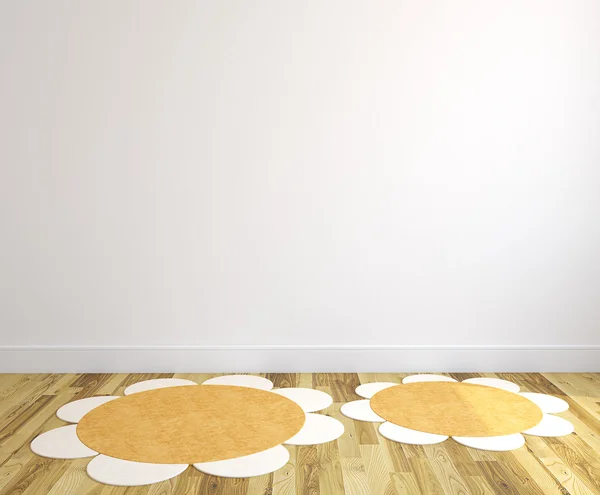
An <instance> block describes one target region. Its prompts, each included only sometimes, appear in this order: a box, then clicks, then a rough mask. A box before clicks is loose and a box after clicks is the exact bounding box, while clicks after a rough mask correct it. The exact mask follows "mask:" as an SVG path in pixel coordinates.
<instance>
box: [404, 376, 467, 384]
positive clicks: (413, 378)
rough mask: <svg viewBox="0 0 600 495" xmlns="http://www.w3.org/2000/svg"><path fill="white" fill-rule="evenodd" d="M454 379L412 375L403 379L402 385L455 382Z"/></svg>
mask: <svg viewBox="0 0 600 495" xmlns="http://www.w3.org/2000/svg"><path fill="white" fill-rule="evenodd" d="M455 381H457V380H455V379H454V378H450V377H449V376H444V375H432V374H424V375H410V376H405V377H404V378H403V379H402V383H417V382H455Z"/></svg>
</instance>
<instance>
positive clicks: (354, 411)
mask: <svg viewBox="0 0 600 495" xmlns="http://www.w3.org/2000/svg"><path fill="white" fill-rule="evenodd" d="M369 402H370V401H369V399H362V400H355V401H352V402H347V403H346V404H344V405H343V406H342V407H341V408H340V412H341V413H342V414H343V415H344V416H346V417H347V418H351V419H358V420H359V421H370V422H371V423H383V422H384V421H385V419H383V418H382V417H380V416H378V415H377V414H375V411H373V409H371V405H370V404H369Z"/></svg>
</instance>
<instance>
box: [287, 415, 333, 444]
mask: <svg viewBox="0 0 600 495" xmlns="http://www.w3.org/2000/svg"><path fill="white" fill-rule="evenodd" d="M343 434H344V425H343V424H342V423H340V422H339V421H338V420H337V419H335V418H332V417H330V416H325V415H323V414H310V413H309V414H307V415H306V422H305V423H304V426H303V427H302V429H301V430H300V431H299V432H298V433H296V435H294V436H293V437H292V438H290V439H289V440H288V441H287V442H283V443H285V444H287V445H317V444H319V443H326V442H331V441H332V440H335V439H336V438H339V437H341V436H342V435H343Z"/></svg>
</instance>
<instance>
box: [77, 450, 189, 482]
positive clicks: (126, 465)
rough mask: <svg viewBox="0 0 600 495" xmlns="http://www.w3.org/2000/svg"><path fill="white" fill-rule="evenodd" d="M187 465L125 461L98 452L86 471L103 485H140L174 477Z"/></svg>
mask: <svg viewBox="0 0 600 495" xmlns="http://www.w3.org/2000/svg"><path fill="white" fill-rule="evenodd" d="M187 467H188V465H187V464H151V463H147V462H133V461H126V460H124V459H115V458H114V457H109V456H107V455H102V454H100V455H99V456H98V457H95V458H94V459H92V460H91V461H90V462H89V464H88V466H87V473H88V475H89V476H90V478H92V479H93V480H95V481H97V482H99V483H104V484H105V485H114V486H142V485H150V484H152V483H159V482H161V481H165V480H168V479H171V478H174V477H175V476H177V475H178V474H181V473H183V472H184V471H185V470H186V469H187Z"/></svg>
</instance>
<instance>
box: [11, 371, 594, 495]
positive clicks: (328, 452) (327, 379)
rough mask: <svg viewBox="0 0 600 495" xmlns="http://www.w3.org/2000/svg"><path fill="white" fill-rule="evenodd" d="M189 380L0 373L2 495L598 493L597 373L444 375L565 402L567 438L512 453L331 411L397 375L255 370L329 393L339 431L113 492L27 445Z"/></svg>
mask: <svg viewBox="0 0 600 495" xmlns="http://www.w3.org/2000/svg"><path fill="white" fill-rule="evenodd" d="M171 376H175V377H180V378H189V379H192V380H195V381H198V382H202V381H203V380H206V379H207V378H210V377H211V376H216V375H208V374H177V375H172V374H114V375H111V374H98V375H92V374H82V375H58V374H52V375H0V495H17V494H19V495H24V494H27V495H46V494H52V495H68V494H88V495H92V494H94V495H109V494H119V495H133V494H139V495H141V494H144V495H146V494H148V495H150V494H151V495H168V494H180V495H183V494H186V495H187V494H212V495H216V494H224V495H258V494H264V495H271V494H272V495H291V494H300V495H317V494H326V495H329V494H332V495H333V494H344V493H346V494H349V495H362V494H372V495H379V494H386V495H387V494H390V495H391V494H398V495H400V494H421V493H422V494H427V495H433V494H442V493H444V494H445V493H451V494H470V493H472V494H496V493H498V494H503V493H514V494H519V495H524V494H539V495H552V494H562V495H565V494H573V495H574V494H590V495H591V494H593V495H599V494H600V373H595V374H594V373H587V374H586V373H583V374H509V373H503V374H496V375H492V374H488V375H478V374H461V373H455V374H450V376H453V377H454V378H456V379H459V380H462V379H465V378H470V377H474V376H496V377H500V378H504V379H507V380H511V381H514V382H516V383H518V384H519V385H521V387H522V389H523V390H524V391H531V392H544V393H549V394H554V395H557V396H560V397H562V398H564V399H565V400H567V402H568V403H569V405H570V409H569V411H567V412H565V413H562V414H561V416H563V417H564V418H566V419H568V420H569V421H571V422H572V423H573V424H574V425H575V430H576V433H575V434H573V435H570V436H567V437H562V438H538V437H527V444H526V446H525V447H523V448H521V449H519V450H517V451H513V452H499V453H492V452H483V451H478V450H473V449H469V448H467V447H463V446H461V445H458V444H456V443H455V442H453V441H452V440H448V441H446V442H444V443H441V444H438V445H432V446H424V447H421V446H410V445H400V444H397V443H393V442H389V441H388V440H385V439H384V438H382V437H381V436H380V435H379V434H378V433H377V429H376V426H374V425H373V424H371V423H363V422H359V421H352V420H350V419H347V418H345V417H344V416H342V415H341V414H340V412H339V410H340V406H341V405H342V404H343V403H344V402H347V401H351V400H355V399H359V397H358V396H356V395H355V394H354V389H355V388H356V387H357V386H358V385H360V384H361V383H369V382H374V381H392V382H400V380H401V379H402V377H404V376H406V374H352V373H348V374H310V373H302V374H280V373H273V374H268V373H267V374H264V375H263V376H266V377H267V378H269V379H270V380H272V381H273V382H274V383H275V386H276V387H312V388H316V389H319V390H323V391H325V392H327V393H329V394H331V395H332V396H333V398H334V404H333V405H332V406H331V407H330V408H329V409H328V410H327V411H325V412H324V413H325V414H328V415H331V416H333V417H335V418H337V419H339V420H340V421H342V422H343V423H344V425H345V427H346V433H345V434H344V435H343V436H342V437H341V438H340V439H338V440H337V441H336V442H330V443H327V444H324V445H318V446H310V447H289V450H290V453H291V457H290V462H289V464H288V465H287V466H286V467H285V468H283V469H280V470H279V471H277V472H276V473H274V474H270V475H266V476H262V477H258V478H250V479H224V478H216V477H212V476H208V475H204V474H201V473H200V472H198V471H197V470H195V469H193V468H189V469H187V470H186V471H185V472H184V473H183V474H181V475H179V476H178V477H176V478H174V479H172V480H169V481H165V482H163V483H159V484H156V485H150V486H146V487H133V488H121V487H111V486H105V485H100V484H97V483H95V482H94V481H92V480H91V479H89V478H88V477H87V475H86V473H85V466H86V464H87V462H88V461H89V459H79V460H64V461H63V460H52V459H45V458H42V457H38V456H36V455H34V454H33V453H32V452H31V451H30V450H29V443H30V442H31V440H32V439H33V438H34V437H35V436H37V435H38V434H39V433H41V432H44V431H48V430H50V429H53V428H56V427H58V426H62V425H64V424H65V423H63V422H62V421H60V420H59V419H58V418H57V417H56V416H55V413H56V410H57V409H58V408H59V407H60V406H62V405H63V404H65V403H67V402H70V401H73V400H77V399H82V398H84V397H91V396H94V395H111V394H112V395H120V394H122V393H123V390H124V388H125V387H126V386H128V385H130V384H132V383H135V382H138V381H141V380H147V379H150V378H164V377H171Z"/></svg>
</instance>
